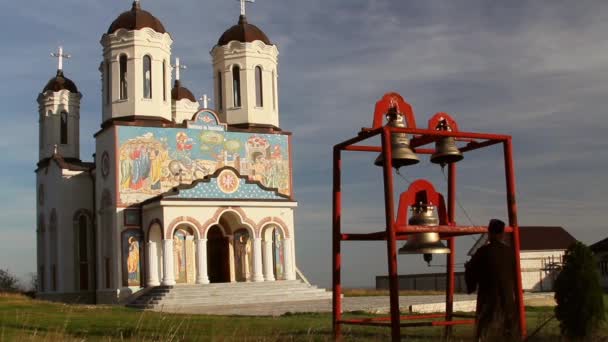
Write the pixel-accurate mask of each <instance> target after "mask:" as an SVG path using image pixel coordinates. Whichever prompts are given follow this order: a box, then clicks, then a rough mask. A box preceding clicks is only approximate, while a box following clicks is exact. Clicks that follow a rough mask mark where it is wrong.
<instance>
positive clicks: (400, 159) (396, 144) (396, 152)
mask: <svg viewBox="0 0 608 342" xmlns="http://www.w3.org/2000/svg"><path fill="white" fill-rule="evenodd" d="M386 119H387V120H388V124H387V125H389V126H391V127H399V128H405V127H407V126H406V125H405V117H404V116H403V114H401V113H397V110H396V108H394V107H393V108H390V109H389V112H388V114H387V115H386ZM391 147H392V152H393V154H392V157H393V158H392V159H393V167H394V168H395V169H399V168H400V167H402V166H407V165H414V164H417V163H418V162H420V159H418V156H417V155H416V154H415V153H414V152H413V151H412V149H411V148H410V140H409V139H408V137H407V134H405V133H392V135H391ZM374 165H376V166H384V155H383V154H382V153H380V155H379V156H378V157H377V158H376V160H375V161H374Z"/></svg>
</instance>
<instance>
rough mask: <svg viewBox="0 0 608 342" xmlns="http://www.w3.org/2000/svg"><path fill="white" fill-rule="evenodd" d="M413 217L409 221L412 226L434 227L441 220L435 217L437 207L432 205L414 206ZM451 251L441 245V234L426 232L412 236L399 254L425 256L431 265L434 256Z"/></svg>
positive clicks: (400, 249)
mask: <svg viewBox="0 0 608 342" xmlns="http://www.w3.org/2000/svg"><path fill="white" fill-rule="evenodd" d="M411 210H412V216H411V217H410V219H409V220H408V224H409V225H410V226H428V227H434V226H438V225H439V219H438V218H437V217H435V215H434V210H435V207H434V206H433V205H432V204H423V203H420V204H418V205H414V206H412V208H411ZM447 253H450V249H449V248H447V247H446V246H444V245H443V243H441V239H440V238H439V233H436V232H425V233H414V234H411V235H410V236H409V237H408V239H407V241H406V242H405V245H403V247H401V248H399V254H424V260H425V261H426V262H427V263H429V264H430V262H431V260H432V259H433V256H432V254H447Z"/></svg>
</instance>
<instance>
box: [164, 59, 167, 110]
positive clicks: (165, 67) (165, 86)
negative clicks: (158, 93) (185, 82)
mask: <svg viewBox="0 0 608 342" xmlns="http://www.w3.org/2000/svg"><path fill="white" fill-rule="evenodd" d="M163 101H167V61H163Z"/></svg>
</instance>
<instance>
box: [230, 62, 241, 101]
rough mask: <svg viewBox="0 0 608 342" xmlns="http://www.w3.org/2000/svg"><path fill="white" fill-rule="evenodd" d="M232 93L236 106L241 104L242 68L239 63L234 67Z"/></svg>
mask: <svg viewBox="0 0 608 342" xmlns="http://www.w3.org/2000/svg"><path fill="white" fill-rule="evenodd" d="M232 93H233V100H234V107H240V106H241V68H240V67H239V66H238V65H235V66H234V67H232Z"/></svg>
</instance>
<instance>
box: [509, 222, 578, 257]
mask: <svg viewBox="0 0 608 342" xmlns="http://www.w3.org/2000/svg"><path fill="white" fill-rule="evenodd" d="M576 241H577V240H576V239H575V238H574V237H573V236H572V235H570V233H568V231H566V230H565V229H564V228H563V227H539V226H527V227H519V242H520V250H522V251H538V250H555V249H568V247H570V245H571V244H573V243H575V242H576Z"/></svg>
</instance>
